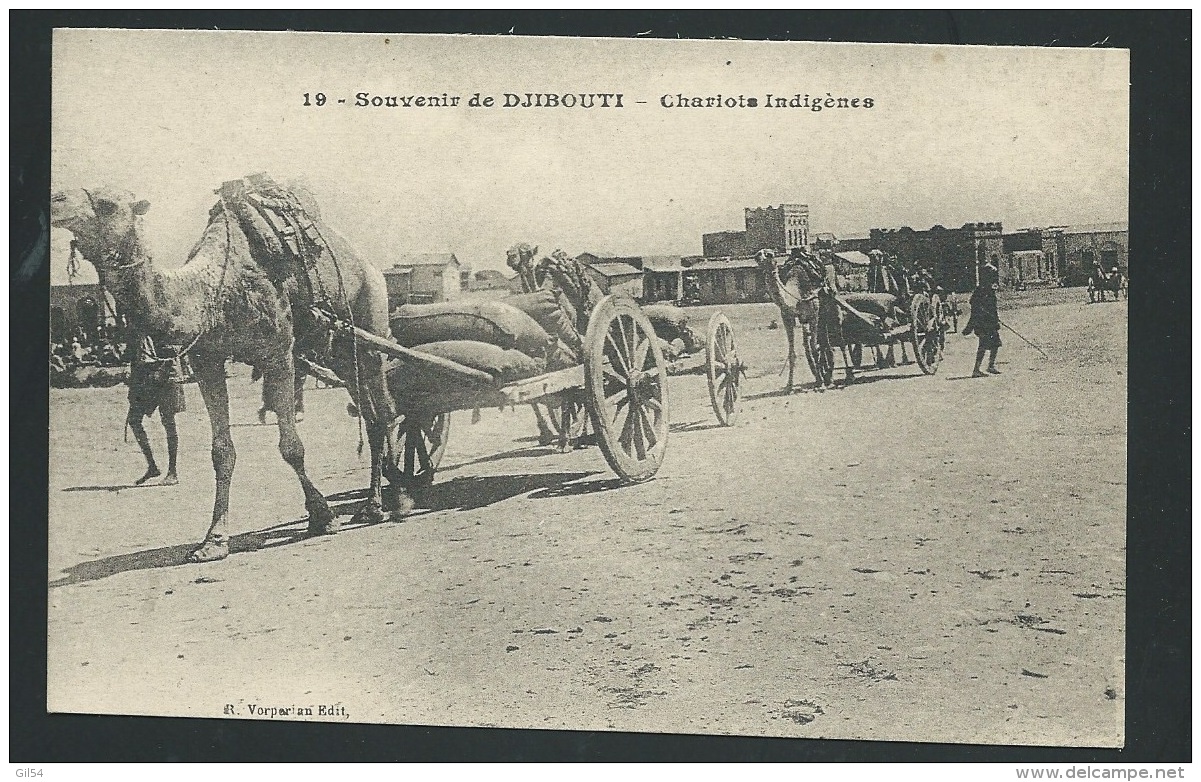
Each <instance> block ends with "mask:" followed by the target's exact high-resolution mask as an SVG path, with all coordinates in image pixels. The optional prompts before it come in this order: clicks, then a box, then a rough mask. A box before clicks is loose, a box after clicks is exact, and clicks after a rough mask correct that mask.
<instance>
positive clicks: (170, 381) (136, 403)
mask: <svg viewBox="0 0 1201 782" xmlns="http://www.w3.org/2000/svg"><path fill="white" fill-rule="evenodd" d="M135 345H136V348H135V350H134V354H133V360H132V361H131V362H130V368H129V414H128V415H126V417H125V423H126V425H128V426H129V428H130V429H132V430H133V436H134V438H135V439H136V440H137V441H138V447H139V448H141V449H142V455H143V456H145V457H146V474H145V475H143V476H142V477H141V478H138V480H137V481H136V484H135V485H137V486H141V485H142V484H143V483H145V482H146V481H148V480H150V479H151V478H157V477H158V476H160V475H162V471H160V470H159V468H158V464H157V463H155V461H154V452H153V451H152V450H150V438H149V437H147V436H146V429H145V428H144V427H143V426H142V419H143V418H145V417H146V416H148V415H152V414H153V413H154V411H155V410H156V409H157V410H158V414H159V418H160V419H161V420H162V422H163V429H164V430H165V431H166V432H167V477H165V478H163V485H164V486H173V485H175V484H177V483H179V476H178V475H177V473H176V471H175V468H176V456H177V455H178V452H179V434H178V432H176V430H175V414H176V413H182V412H183V411H184V393H183V374H182V372H181V371H180V368H179V361H178V359H175V358H171V357H168V358H161V357H160V356H159V355H158V351H157V349H156V348H155V344H154V339H153V338H152V337H151V336H150V335H149V334H146V335H143V336H142V337H141V339H140V340H139V341H138V342H136V343H135Z"/></svg>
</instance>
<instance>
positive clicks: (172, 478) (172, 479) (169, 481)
mask: <svg viewBox="0 0 1201 782" xmlns="http://www.w3.org/2000/svg"><path fill="white" fill-rule="evenodd" d="M177 483H179V476H178V475H176V474H175V473H173V472H169V473H167V477H166V478H163V482H162V484H160V485H162V486H174V485H176V484H177Z"/></svg>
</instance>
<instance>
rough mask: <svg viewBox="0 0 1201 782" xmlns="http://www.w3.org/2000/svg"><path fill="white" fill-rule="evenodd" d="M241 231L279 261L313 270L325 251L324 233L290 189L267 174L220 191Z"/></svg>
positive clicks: (232, 182)
mask: <svg viewBox="0 0 1201 782" xmlns="http://www.w3.org/2000/svg"><path fill="white" fill-rule="evenodd" d="M217 192H218V193H219V194H220V195H221V200H222V202H223V203H225V204H226V205H227V206H229V207H230V208H232V209H233V211H234V214H235V215H237V217H238V222H239V223H241V225H242V229H243V230H244V231H246V232H247V233H248V234H249V235H250V236H251V237H253V238H255V239H257V240H258V241H259V242H260V243H261V244H262V245H263V246H265V247H266V248H267V250H268V251H269V252H270V253H271V254H272V255H273V256H277V257H283V258H287V259H289V260H294V261H298V262H300V263H302V264H303V265H304V266H305V267H311V266H313V265H314V264H315V263H316V262H317V259H318V258H319V257H320V256H321V253H322V251H323V250H325V249H326V246H325V242H324V241H323V240H322V237H321V231H320V229H318V228H317V226H316V224H315V223H314V222H313V220H312V218H311V217H310V216H309V215H308V214H307V213H306V212H305V210H304V207H302V206H301V204H300V200H299V199H298V198H297V197H296V195H295V194H294V193H293V192H292V191H291V190H289V189H288V188H286V187H284V186H282V185H280V184H278V183H277V182H276V181H275V180H273V179H272V178H271V177H269V176H268V175H266V174H252V175H250V176H248V177H245V178H243V179H234V180H230V181H229V182H225V183H223V184H222V185H221V187H220V189H219V190H218V191H217Z"/></svg>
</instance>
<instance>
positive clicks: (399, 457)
mask: <svg viewBox="0 0 1201 782" xmlns="http://www.w3.org/2000/svg"><path fill="white" fill-rule="evenodd" d="M392 429H393V430H392V432H391V433H390V434H391V435H392V436H391V438H390V440H391V442H389V446H390V448H391V452H390V453H389V455H388V458H387V459H385V460H384V475H385V477H387V479H388V481H389V483H394V484H398V485H400V486H406V487H408V486H428V485H430V484H431V483H433V482H434V472H435V470H437V469H438V465H439V464H440V463H441V462H442V454H443V453H445V452H446V440H447V438H448V437H449V436H450V413H436V414H430V413H424V414H423V413H414V414H411V415H410V414H405V415H401V416H399V417H397V419H396V420H395V421H393V422H392Z"/></svg>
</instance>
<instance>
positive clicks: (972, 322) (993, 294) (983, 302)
mask: <svg viewBox="0 0 1201 782" xmlns="http://www.w3.org/2000/svg"><path fill="white" fill-rule="evenodd" d="M999 280H1000V274H999V273H998V271H997V267H996V266H993V265H992V264H991V263H988V264H985V265H984V268H982V269H981V270H980V284H979V285H977V286H976V290H974V291H972V298H971V307H972V313H971V315H970V316H968V321H967V325H966V326H964V327H963V335H964V336H965V337H966V336H968V335H970V334H972V333H975V334H976V336H977V337H979V339H980V345H979V347H977V348H976V367H975V369H973V370H972V377H985V374H984V373H983V372H981V371H980V363H981V362H982V361H983V360H984V354H985V353H986V352H987V353H988V372H989V374H992V375H999V374H1001V370H999V369H997V351H998V350H1000V348H1001V316H1000V315H999V314H998V313H997V286H998V282H999Z"/></svg>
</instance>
